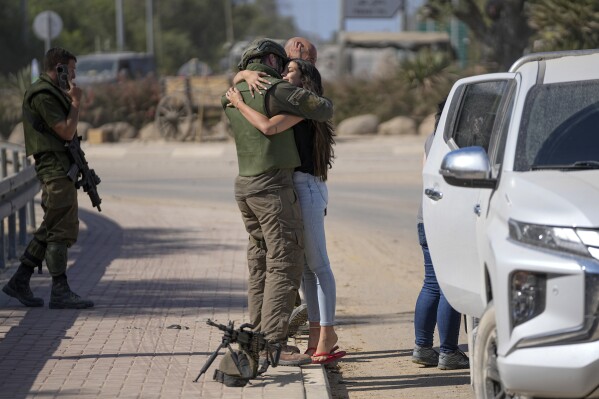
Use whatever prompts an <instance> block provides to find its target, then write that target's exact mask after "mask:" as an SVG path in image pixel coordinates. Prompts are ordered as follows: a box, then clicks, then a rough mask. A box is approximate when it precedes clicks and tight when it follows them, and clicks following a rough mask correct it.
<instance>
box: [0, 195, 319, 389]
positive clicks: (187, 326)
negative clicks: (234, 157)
mask: <svg viewBox="0 0 599 399" xmlns="http://www.w3.org/2000/svg"><path fill="white" fill-rule="evenodd" d="M79 201H80V204H81V206H82V210H81V212H80V219H81V234H80V237H79V242H78V243H77V244H76V245H75V246H73V248H71V249H70V252H69V260H70V261H69V271H68V277H69V283H70V285H71V288H72V289H73V290H74V291H75V292H77V293H78V294H80V295H81V296H83V297H86V298H89V299H92V300H93V301H94V302H95V303H96V307H94V308H93V309H91V310H51V309H48V307H47V303H48V301H49V296H50V285H51V278H50V276H49V275H48V272H47V270H45V269H44V274H43V275H37V274H35V275H34V277H33V279H32V289H33V291H34V293H35V294H36V296H41V297H43V298H44V300H45V302H46V305H45V306H44V307H41V308H26V307H23V306H22V305H21V304H20V303H18V301H16V300H15V299H12V298H10V297H8V296H6V295H5V294H3V293H0V398H11V399H15V398H41V397H43V398H57V397H60V398H64V397H72V398H116V397H119V398H144V399H145V398H169V399H172V398H198V397H202V398H242V399H250V398H252V399H253V398H273V399H280V398H284V399H294V398H308V399H313V398H329V397H330V389H329V387H328V382H327V379H326V376H325V373H324V369H323V367H322V366H315V365H310V366H306V367H302V368H299V367H282V366H280V367H277V368H270V369H269V370H268V371H267V373H266V374H265V375H264V376H262V377H261V378H258V379H256V380H254V381H252V384H251V385H247V386H246V387H244V388H227V387H225V386H224V385H222V384H219V383H216V382H214V381H212V374H213V372H214V369H215V368H216V367H217V366H218V363H219V362H220V356H219V357H218V358H217V359H216V360H215V361H214V363H213V364H212V366H211V367H210V369H209V370H208V372H207V373H206V375H205V376H203V377H202V378H201V379H200V380H199V381H198V382H197V383H194V382H193V380H194V379H195V378H196V376H197V375H198V373H199V371H200V369H201V368H202V366H203V365H204V364H205V362H206V361H207V360H208V357H209V356H210V355H211V354H212V352H213V351H214V350H216V348H217V347H218V345H219V344H220V342H221V337H222V332H221V331H220V330H218V329H216V328H213V327H210V326H208V325H207V324H206V323H205V321H206V319H207V318H210V319H212V320H214V321H217V322H219V323H222V324H226V323H227V322H228V321H229V320H233V321H235V323H236V326H238V325H240V324H241V323H243V322H246V321H247V320H248V319H249V317H248V314H247V303H246V302H247V301H246V281H247V267H246V261H245V243H246V240H247V236H246V234H245V232H244V231H243V226H242V225H241V221H240V219H239V215H238V210H237V209H233V208H230V209H228V208H226V207H227V206H228V205H224V208H223V207H221V206H219V207H216V206H214V207H200V206H199V205H194V204H193V203H189V202H181V203H175V202H172V201H169V202H166V201H164V202H163V203H156V201H152V202H150V201H145V200H141V199H138V200H130V199H127V200H123V199H119V198H110V197H106V198H103V203H102V213H98V212H97V211H96V210H95V209H93V208H90V207H87V205H88V201H87V197H86V196H84V195H80V198H79ZM37 208H39V206H37ZM37 211H39V209H37ZM39 220H41V218H38V221H39ZM14 267H15V265H13V266H12V267H11V268H9V269H7V270H6V271H4V272H3V273H2V275H1V279H0V284H2V285H3V284H4V283H5V282H6V281H7V280H8V278H9V277H10V275H12V273H13V272H14V270H15V268H14ZM300 349H302V350H303V349H305V348H303V347H301V345H300Z"/></svg>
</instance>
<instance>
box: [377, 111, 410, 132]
mask: <svg viewBox="0 0 599 399" xmlns="http://www.w3.org/2000/svg"><path fill="white" fill-rule="evenodd" d="M416 133H417V129H416V122H415V121H414V119H412V118H410V117H407V116H396V117H395V118H392V119H389V120H388V121H386V122H383V123H381V124H380V125H379V129H378V134H380V135H386V136H391V135H415V134H416Z"/></svg>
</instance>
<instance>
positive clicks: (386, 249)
mask: <svg viewBox="0 0 599 399" xmlns="http://www.w3.org/2000/svg"><path fill="white" fill-rule="evenodd" d="M421 141H422V139H421V138H420V139H418V138H412V139H409V140H405V139H404V140H398V141H383V142H381V143H378V144H377V143H374V144H372V145H373V147H372V149H371V150H372V152H375V153H376V152H377V151H380V152H381V153H382V152H383V151H384V150H385V148H389V147H390V146H394V147H395V148H400V149H401V150H400V151H394V159H392V160H391V161H390V162H391V164H392V165H393V166H392V167H391V168H384V169H377V168H376V167H372V168H366V167H364V166H362V167H359V170H360V171H361V172H362V173H361V174H360V175H359V176H358V178H359V179H362V180H363V182H364V185H365V189H367V188H368V185H369V184H371V183H372V182H373V181H374V182H376V181H384V182H386V183H387V184H390V185H397V187H403V188H409V187H412V188H414V187H415V190H414V191H413V192H414V193H419V192H420V191H419V187H420V186H421V182H420V168H421V157H422V155H421V154H422V152H421V148H422V147H421ZM356 145H357V144H356ZM376 145H378V146H379V147H376ZM343 148H345V146H344V147H340V149H341V151H346V150H344V149H343ZM377 148H378V150H377ZM356 150H359V153H360V154H364V152H367V150H368V149H364V148H359V149H358V148H356ZM343 155H344V154H343V153H341V154H339V158H338V161H337V163H341V164H342V166H343V169H342V170H345V171H346V173H339V174H337V175H333V176H332V178H331V183H330V184H329V187H330V188H329V193H330V196H331V198H332V199H333V200H334V199H335V189H336V186H335V184H336V183H340V182H342V181H343V180H344V179H349V178H351V179H353V180H355V178H356V175H357V173H356V171H353V172H352V169H351V168H349V167H346V165H345V164H344V163H343V161H342V158H343ZM347 158H348V163H350V162H351V158H352V156H351V154H350V152H349V151H348V152H347ZM336 166H339V165H336ZM402 190H403V189H402ZM401 192H402V193H403V192H406V193H409V192H412V191H409V190H407V191H406V190H403V191H401ZM400 197H402V198H398V199H397V203H395V204H389V205H387V206H388V211H389V213H390V214H393V215H394V217H396V219H394V220H397V228H396V229H394V230H392V231H390V230H389V229H381V228H378V227H377V226H376V225H375V224H373V225H368V224H367V223H362V224H360V225H358V224H354V223H353V221H352V220H351V219H348V218H342V219H341V218H340V219H335V217H334V216H332V217H330V218H329V220H328V221H327V222H326V223H327V227H326V228H327V245H328V250H329V256H330V259H331V265H332V267H333V270H334V273H335V278H336V282H337V322H338V324H339V326H338V327H337V329H336V330H337V333H338V335H339V346H340V347H341V349H343V350H346V351H348V352H349V354H348V355H347V356H346V357H345V358H344V360H343V361H340V362H338V365H337V366H333V367H331V366H329V367H328V376H329V383H330V386H331V389H332V393H333V397H334V398H335V399H341V398H350V399H362V398H369V399H370V398H385V399H388V398H406V399H407V398H414V399H416V398H417V399H425V398H427V399H428V398H431V399H433V398H446V399H471V398H474V394H473V392H472V389H471V386H470V374H469V370H455V371H442V370H439V369H437V368H436V367H429V368H425V367H421V366H419V365H417V364H415V363H412V361H411V354H412V349H413V345H414V328H413V320H414V305H415V302H416V298H417V296H418V293H419V291H420V288H421V284H422V279H423V273H424V271H423V266H422V252H421V250H420V246H419V245H418V242H417V233H416V220H415V215H416V210H417V207H418V201H419V199H418V195H416V196H414V195H411V194H410V195H408V194H402V195H400ZM382 204H383V205H380V206H381V207H382V206H385V205H384V203H382ZM329 207H330V208H331V211H330V212H331V213H332V214H333V215H334V210H335V203H334V201H330V202H329ZM398 215H399V216H398ZM435 340H436V342H435V345H436V346H437V349H438V345H439V343H438V335H437V334H436V337H435ZM459 342H460V347H461V349H462V350H463V351H465V352H467V351H468V348H467V337H466V333H465V331H464V326H463V325H462V327H461V335H460V341H459Z"/></svg>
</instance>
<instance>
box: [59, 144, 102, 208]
mask: <svg viewBox="0 0 599 399" xmlns="http://www.w3.org/2000/svg"><path fill="white" fill-rule="evenodd" d="M80 140H81V137H79V136H77V135H75V137H73V139H72V140H71V141H67V142H66V144H65V146H66V147H67V151H68V153H69V156H70V157H71V160H72V161H73V164H72V165H71V167H70V169H69V171H68V172H67V176H68V177H69V179H71V180H72V181H74V182H75V187H76V188H77V189H79V187H83V191H85V192H86V193H87V195H89V199H90V200H91V201H92V206H94V207H96V208H98V211H99V212H102V209H100V203H101V202H102V199H101V198H100V196H99V195H98V190H97V189H96V186H97V185H98V184H100V178H99V177H98V175H97V174H96V172H95V171H94V170H93V169H90V168H89V166H87V160H86V159H85V153H84V152H83V150H82V149H81V144H80V143H79V142H80ZM80 175H81V179H79V176H80ZM77 179H79V180H77Z"/></svg>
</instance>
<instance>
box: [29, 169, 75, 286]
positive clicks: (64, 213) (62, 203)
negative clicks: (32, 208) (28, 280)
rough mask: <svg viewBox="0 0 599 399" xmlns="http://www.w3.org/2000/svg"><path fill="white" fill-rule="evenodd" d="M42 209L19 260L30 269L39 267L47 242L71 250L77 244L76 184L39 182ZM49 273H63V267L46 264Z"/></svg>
mask: <svg viewBox="0 0 599 399" xmlns="http://www.w3.org/2000/svg"><path fill="white" fill-rule="evenodd" d="M42 209H43V211H44V220H43V221H42V223H41V225H40V227H39V228H38V229H37V230H36V231H35V233H34V234H33V239H32V240H31V241H30V242H29V244H28V245H27V248H26V249H25V252H24V253H23V255H22V256H21V258H20V261H21V262H23V263H25V264H26V265H28V266H31V267H38V266H40V265H41V264H42V261H43V260H44V258H45V255H46V247H47V244H48V243H49V242H52V243H60V244H66V246H67V247H70V246H71V245H73V244H74V243H75V242H76V241H77V235H78V234H79V217H78V204H77V189H76V188H75V184H74V183H73V182H72V181H71V180H70V179H69V178H68V177H66V176H65V177H59V178H52V179H45V181H42ZM48 270H49V272H50V274H51V275H52V276H58V275H60V274H63V273H64V272H65V271H66V263H65V264H64V265H62V264H61V265H58V266H53V265H50V264H48Z"/></svg>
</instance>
